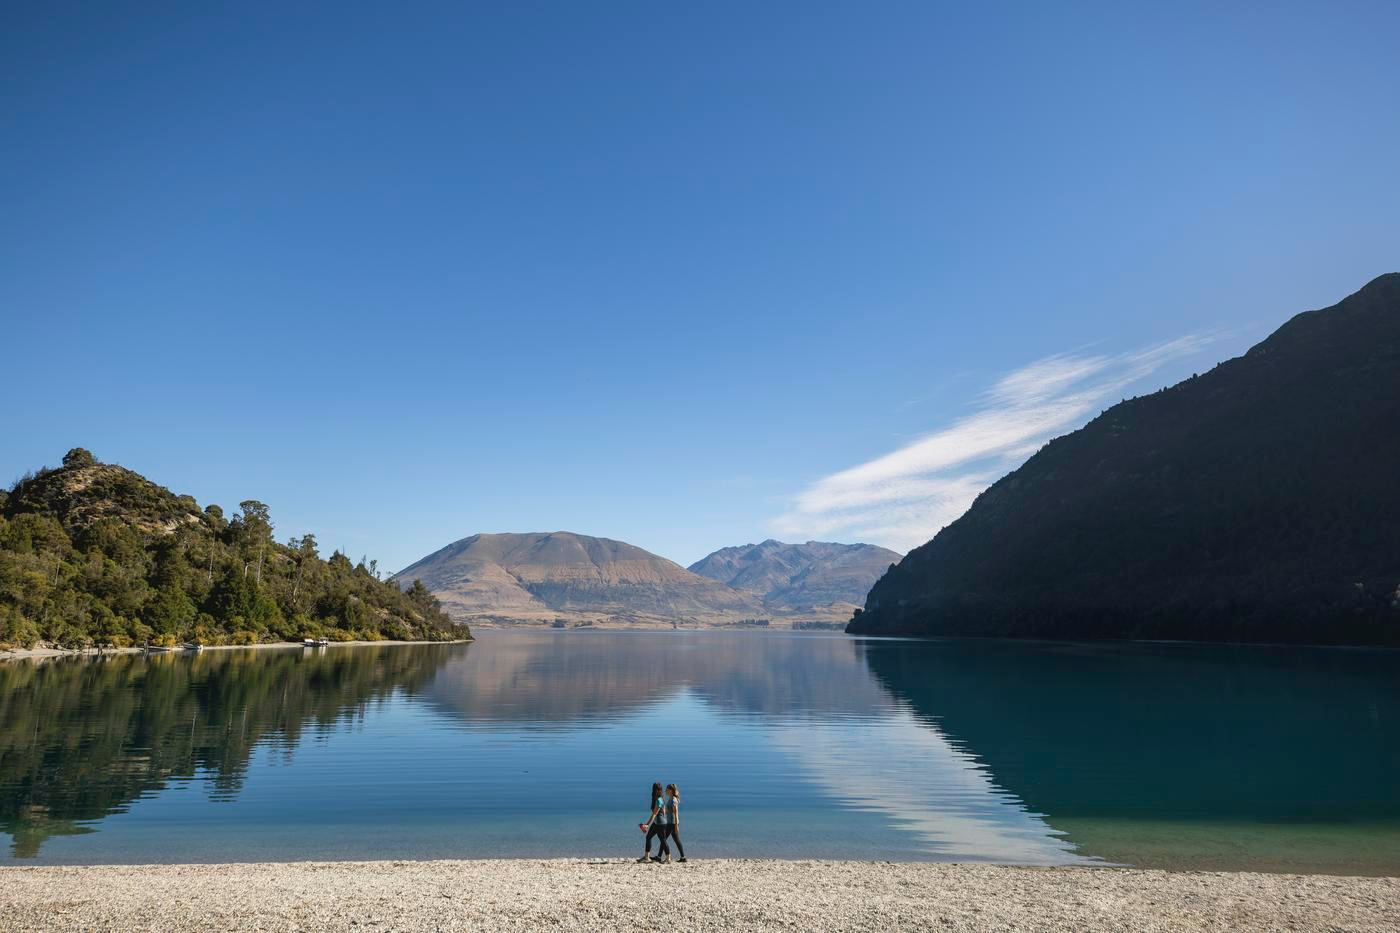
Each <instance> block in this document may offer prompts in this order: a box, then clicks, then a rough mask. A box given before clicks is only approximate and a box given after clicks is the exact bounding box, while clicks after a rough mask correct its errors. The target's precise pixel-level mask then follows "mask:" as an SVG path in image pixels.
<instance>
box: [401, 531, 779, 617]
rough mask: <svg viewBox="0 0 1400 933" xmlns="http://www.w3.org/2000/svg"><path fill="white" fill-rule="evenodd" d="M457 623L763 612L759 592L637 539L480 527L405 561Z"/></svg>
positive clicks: (408, 577)
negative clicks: (483, 530)
mask: <svg viewBox="0 0 1400 933" xmlns="http://www.w3.org/2000/svg"><path fill="white" fill-rule="evenodd" d="M415 579H419V580H422V581H423V584H424V585H425V586H426V587H428V589H429V590H431V591H432V592H433V593H435V594H436V595H437V597H438V599H439V600H440V601H441V602H442V605H443V608H444V609H445V610H447V612H448V614H449V615H450V616H452V617H453V619H455V620H457V621H459V622H467V621H472V622H501V623H535V624H541V623H550V622H553V621H554V620H555V619H564V620H566V621H568V622H625V623H635V624H659V623H670V622H681V623H720V622H732V621H736V620H738V619H742V618H753V617H758V616H762V615H763V607H762V604H761V602H760V600H758V599H756V598H755V597H754V596H752V595H751V594H749V593H746V592H742V591H739V590H735V589H733V588H731V587H728V586H725V585H724V584H723V583H718V582H716V581H714V580H711V579H708V578H706V577H702V576H700V575H698V574H694V573H691V572H690V571H689V570H686V569H685V568H684V567H682V566H680V565H679V564H676V563H674V562H672V561H669V560H667V559H666V558H664V557H659V556H657V555H656V554H652V553H651V552H650V551H645V550H643V549H642V548H639V547H636V546H635V545H631V544H627V543H625V542H622V541H613V540H611V539H609V538H594V537H589V536H588V535H580V534H574V533H572V532H567V531H556V532H551V533H533V534H482V535H472V536H471V537H469V538H463V539H462V540H460V541H455V542H453V543H452V544H449V545H448V546H447V547H445V548H442V549H441V550H438V551H435V552H433V553H432V554H429V555H428V556H427V557H425V558H423V559H422V560H420V561H418V562H416V563H414V564H412V565H410V566H408V567H406V568H404V569H403V570H402V571H400V572H399V573H398V574H396V575H395V576H394V580H395V581H397V582H399V583H401V584H403V585H407V584H410V583H412V582H413V580H415Z"/></svg>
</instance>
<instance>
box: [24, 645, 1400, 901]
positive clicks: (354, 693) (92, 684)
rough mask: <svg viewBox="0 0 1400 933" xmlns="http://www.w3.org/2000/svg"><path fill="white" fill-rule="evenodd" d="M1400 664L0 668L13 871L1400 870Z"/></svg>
mask: <svg viewBox="0 0 1400 933" xmlns="http://www.w3.org/2000/svg"><path fill="white" fill-rule="evenodd" d="M1397 674H1400V656H1397V655H1396V654H1394V653H1386V652H1355V651H1352V652H1348V651H1328V650H1316V651H1314V650H1298V649H1288V650H1284V649H1269V648H1248V649H1246V648H1222V647H1206V646H1187V645H1126V646H1084V645H1049V644H1029V643H1008V642H978V641H936V642H897V641H885V640H857V639H850V638H847V637H845V636H840V635H835V636H824V635H789V634H784V633H776V632H775V633H740V634H727V633H718V632H695V633H688V632H654V633H653V632H646V633H643V632H565V633H554V632H504V631H488V632H484V633H482V634H481V637H480V638H479V640H478V641H477V642H476V643H474V644H471V645H445V646H385V647H379V648H334V647H333V648H328V649H322V650H319V651H314V652H313V651H304V650H302V649H299V648H296V649H264V650H257V651H251V650H249V651H236V650H231V651H208V652H204V653H202V654H200V655H197V656H190V655H158V656H154V657H149V658H147V657H140V656H121V657H114V658H107V659H101V660H94V659H58V660H52V661H47V662H42V663H37V662H28V661H26V662H6V663H4V664H0V833H3V834H6V838H5V839H4V841H7V842H8V843H9V844H8V846H6V847H5V850H4V853H3V854H0V859H3V860H5V861H9V862H11V863H21V864H37V863H112V862H151V861H156V862H183V861H228V860H233V861H245V860H264V859H308V858H314V859H321V858H328V859H358V858H438V857H483V856H485V857H490V856H546V855H625V854H631V853H633V852H634V851H637V850H640V836H641V834H640V833H639V832H638V830H637V829H636V823H637V822H638V821H639V820H640V819H642V818H643V816H644V815H645V810H644V807H645V803H646V795H647V789H648V786H649V784H650V782H651V781H652V780H663V781H676V782H677V783H679V784H680V785H681V787H682V790H683V795H684V799H685V813H686V818H685V824H684V832H683V838H684V841H685V843H686V848H687V854H689V855H691V856H692V857H698V856H703V857H718V856H779V857H840V858H890V859H943V860H957V861H971V860H988V861H998V862H1016V863H1030V864H1075V863H1105V862H1109V863H1120V864H1123V863H1126V864H1139V865H1160V866H1165V867H1203V868H1262V869H1270V870H1324V871H1340V872H1361V873H1400V782H1397V779H1396V775H1397V774H1400V688H1398V687H1397V684H1400V679H1397Z"/></svg>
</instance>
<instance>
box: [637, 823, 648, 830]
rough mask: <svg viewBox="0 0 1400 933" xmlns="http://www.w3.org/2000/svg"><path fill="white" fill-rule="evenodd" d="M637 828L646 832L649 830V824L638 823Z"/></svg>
mask: <svg viewBox="0 0 1400 933" xmlns="http://www.w3.org/2000/svg"><path fill="white" fill-rule="evenodd" d="M637 828H638V829H640V830H641V831H642V832H646V831H647V824H645V823H638V824H637Z"/></svg>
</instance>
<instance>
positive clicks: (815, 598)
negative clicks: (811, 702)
mask: <svg viewBox="0 0 1400 933" xmlns="http://www.w3.org/2000/svg"><path fill="white" fill-rule="evenodd" d="M898 560H899V554H897V553H895V552H894V551H891V550H888V549H886V548H882V547H876V546H875V545H873V544H833V543H831V542H828V541H808V542H807V543H806V544H784V543H783V542H782V541H774V540H773V539H771V538H770V539H768V540H767V541H764V542H763V543H762V544H744V545H741V546H739V547H727V548H721V549H720V550H718V551H715V552H714V553H713V554H711V555H709V556H708V557H705V558H704V559H702V560H699V561H697V562H696V563H694V564H691V565H690V569H691V571H692V572H694V573H698V574H700V575H701V576H702V577H709V578H710V579H711V580H718V581H719V582H721V583H725V584H728V585H729V586H732V587H734V588H735V589H739V590H743V591H745V592H748V593H752V594H754V595H755V596H757V597H758V598H759V599H760V600H762V602H763V606H764V609H765V610H766V611H767V612H769V613H771V614H776V615H792V614H796V615H804V616H810V617H811V618H814V619H819V618H824V617H828V616H829V617H832V618H844V617H847V616H849V615H850V614H851V610H852V609H854V608H855V607H856V606H858V605H860V604H861V603H863V602H864V601H865V594H866V593H868V592H870V587H871V586H872V585H873V584H874V583H875V581H876V580H878V579H879V578H880V575H881V574H883V573H884V572H885V571H886V570H888V569H889V567H890V565H891V564H893V563H894V562H896V561H898Z"/></svg>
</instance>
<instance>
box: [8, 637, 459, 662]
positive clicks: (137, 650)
mask: <svg viewBox="0 0 1400 933" xmlns="http://www.w3.org/2000/svg"><path fill="white" fill-rule="evenodd" d="M475 640H476V639H474V638H454V639H450V640H447V641H391V640H389V639H380V640H379V641H332V642H330V643H328V644H326V645H317V646H315V648H314V649H313V650H320V649H321V648H370V647H392V646H396V645H465V644H468V643H470V642H473V641H475ZM307 647H311V646H308V645H305V644H303V643H302V642H299V641H264V642H258V643H257V644H253V645H201V646H200V647H199V650H200V651H232V650H245V651H246V650H259V649H263V648H280V649H283V650H287V651H290V650H292V649H295V648H303V649H304V648H307ZM186 650H187V649H185V648H183V647H177V648H169V649H162V653H167V652H168V653H170V654H183V653H184V652H185V651H186ZM146 653H147V651H146V649H145V648H141V647H136V646H128V647H124V648H97V647H93V648H60V647H58V646H56V645H38V646H35V647H33V648H6V647H0V661H22V660H28V659H40V660H42V659H46V658H103V657H112V656H115V655H128V654H146Z"/></svg>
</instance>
